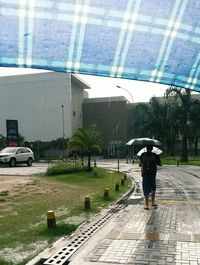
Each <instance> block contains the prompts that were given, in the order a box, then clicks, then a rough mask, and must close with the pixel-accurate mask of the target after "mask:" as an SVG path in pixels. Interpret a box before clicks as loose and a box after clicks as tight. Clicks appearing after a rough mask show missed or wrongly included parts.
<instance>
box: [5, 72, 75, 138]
mask: <svg viewBox="0 0 200 265" xmlns="http://www.w3.org/2000/svg"><path fill="white" fill-rule="evenodd" d="M71 99H72V95H71V78H70V74H65V73H55V72H48V73H41V74H31V75H23V76H12V77H1V78H0V134H3V135H4V136H6V119H16V120H18V127H19V133H20V134H21V135H22V136H24V137H25V140H27V141H35V140H42V141H49V140H53V139H57V138H60V137H62V135H63V115H62V107H61V105H64V120H65V122H64V124H65V128H64V130H65V137H70V136H71V134H72V125H71V117H72V112H71V110H72V106H71ZM73 127H75V125H74V126H73Z"/></svg>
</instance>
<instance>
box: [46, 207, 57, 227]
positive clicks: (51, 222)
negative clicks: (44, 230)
mask: <svg viewBox="0 0 200 265" xmlns="http://www.w3.org/2000/svg"><path fill="white" fill-rule="evenodd" d="M47 227H48V229H54V228H56V217H55V213H54V211H48V212H47Z"/></svg>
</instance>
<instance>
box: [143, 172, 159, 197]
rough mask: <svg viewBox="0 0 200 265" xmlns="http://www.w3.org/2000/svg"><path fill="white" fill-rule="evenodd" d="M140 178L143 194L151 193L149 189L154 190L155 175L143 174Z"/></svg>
mask: <svg viewBox="0 0 200 265" xmlns="http://www.w3.org/2000/svg"><path fill="white" fill-rule="evenodd" d="M142 179H143V180H142V188H143V193H144V196H147V195H149V194H150V193H151V191H155V190H156V176H148V177H146V176H143V178H142Z"/></svg>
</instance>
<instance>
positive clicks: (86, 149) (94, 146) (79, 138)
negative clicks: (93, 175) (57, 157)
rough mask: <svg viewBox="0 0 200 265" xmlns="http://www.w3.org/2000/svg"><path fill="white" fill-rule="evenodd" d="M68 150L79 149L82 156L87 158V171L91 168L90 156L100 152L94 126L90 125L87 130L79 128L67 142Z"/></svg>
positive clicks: (97, 135)
mask: <svg viewBox="0 0 200 265" xmlns="http://www.w3.org/2000/svg"><path fill="white" fill-rule="evenodd" d="M68 146H69V149H70V150H74V149H75V150H76V149H79V150H80V151H81V153H82V155H84V154H85V155H87V156H88V169H90V168H91V161H90V160H91V155H92V154H94V152H95V151H98V152H100V151H101V140H100V135H99V132H98V131H97V128H96V125H90V126H89V127H87V128H81V129H78V130H77V131H76V133H75V134H74V135H73V136H72V137H71V138H70V140H69V144H68Z"/></svg>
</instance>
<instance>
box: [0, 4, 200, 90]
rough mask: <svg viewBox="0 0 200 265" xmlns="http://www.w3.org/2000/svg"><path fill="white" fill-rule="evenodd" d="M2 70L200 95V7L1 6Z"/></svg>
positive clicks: (0, 64)
mask: <svg viewBox="0 0 200 265" xmlns="http://www.w3.org/2000/svg"><path fill="white" fill-rule="evenodd" d="M0 8H1V13H0V25H1V30H0V40H1V45H0V66H7V67H8V66H10V67H14V66H15V67H26V68H39V69H41V68H42V69H47V70H54V71H62V72H70V73H82V74H90V75H99V76H108V77H119V78H127V79H134V80H143V81H150V82H156V83H162V84H168V85H175V86H178V87H183V88H189V89H192V90H196V91H200V53H199V51H200V19H199V14H200V1H198V0H173V1H169V0H162V1H158V0H151V1H149V0H137V1H135V0H123V1H116V0H109V1H105V0H93V1H89V0H86V1H74V0H56V1H53V0H48V1H45V0H44V1H41V0H34V1H32V0H23V1H11V0H9V1H8V0H1V2H0Z"/></svg>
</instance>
